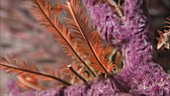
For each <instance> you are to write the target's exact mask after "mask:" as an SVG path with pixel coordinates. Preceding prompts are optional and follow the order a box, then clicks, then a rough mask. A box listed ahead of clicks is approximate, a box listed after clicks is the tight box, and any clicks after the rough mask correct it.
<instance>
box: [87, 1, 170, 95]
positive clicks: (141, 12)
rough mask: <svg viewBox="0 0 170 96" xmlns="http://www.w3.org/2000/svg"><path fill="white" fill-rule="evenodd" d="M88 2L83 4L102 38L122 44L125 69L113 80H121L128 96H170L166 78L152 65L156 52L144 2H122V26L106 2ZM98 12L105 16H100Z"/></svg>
mask: <svg viewBox="0 0 170 96" xmlns="http://www.w3.org/2000/svg"><path fill="white" fill-rule="evenodd" d="M90 1H91V2H93V1H94V0H87V1H86V0H85V3H86V6H87V7H88V9H89V11H90V15H91V17H92V21H93V24H94V25H95V26H96V27H97V28H98V29H99V30H100V33H101V36H103V38H105V39H107V38H108V36H107V35H111V36H110V37H112V38H114V39H112V38H108V41H110V43H111V44H114V45H115V46H120V45H121V47H120V49H121V50H122V52H123V54H124V57H125V59H124V68H123V70H122V71H121V72H120V73H119V74H118V75H116V76H115V78H116V80H118V82H119V81H121V80H123V82H124V84H126V85H125V86H128V87H129V88H130V89H129V93H131V94H133V95H142V94H143V95H149V96H169V95H170V80H169V77H168V75H167V74H166V73H165V72H164V71H163V70H162V68H161V67H160V66H159V65H158V64H156V63H155V62H154V59H155V58H153V57H154V56H155V55H156V50H155V45H154V44H153V34H152V33H150V32H149V31H148V22H147V18H146V13H147V11H146V9H145V8H146V7H145V0H125V5H124V14H125V16H124V17H123V19H122V20H123V23H122V25H121V23H119V22H121V21H120V20H118V19H117V18H118V17H116V16H115V15H113V14H111V13H113V12H112V11H111V9H110V7H109V6H108V5H107V4H106V3H102V2H98V4H96V5H92V4H91V3H89V2H90ZM93 4H94V3H93ZM100 6H101V7H100ZM103 6H105V7H103ZM98 7H99V8H98ZM95 10H97V12H96V11H95ZM99 12H105V13H102V14H103V15H102V16H101V15H100V14H101V13H99ZM101 18H102V19H101ZM108 18H109V19H108ZM101 22H105V23H101ZM115 42H116V43H115Z"/></svg>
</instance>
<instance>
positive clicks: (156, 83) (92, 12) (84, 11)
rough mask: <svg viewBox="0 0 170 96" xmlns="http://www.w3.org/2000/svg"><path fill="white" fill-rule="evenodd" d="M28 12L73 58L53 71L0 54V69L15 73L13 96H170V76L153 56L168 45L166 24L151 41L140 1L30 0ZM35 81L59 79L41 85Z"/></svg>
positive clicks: (11, 86)
mask: <svg viewBox="0 0 170 96" xmlns="http://www.w3.org/2000/svg"><path fill="white" fill-rule="evenodd" d="M63 11H65V12H66V13H67V16H65V17H62V19H63V21H64V22H62V23H61V21H60V20H61V19H59V14H61V13H62V12H63ZM31 12H32V14H33V15H34V17H35V18H36V20H37V21H38V22H40V23H41V24H42V25H43V26H45V28H46V29H48V31H49V32H52V33H54V35H55V37H56V39H57V40H58V41H59V42H60V43H61V44H62V46H63V48H64V49H65V51H66V52H67V53H68V54H69V55H70V56H72V57H74V60H75V61H73V62H72V63H71V64H69V65H68V66H67V67H64V68H61V69H60V70H59V71H58V70H57V71H55V70H54V69H50V68H48V67H42V69H41V70H39V68H37V67H36V66H35V65H29V64H27V63H26V62H25V61H22V60H19V59H13V58H11V57H10V56H8V57H1V63H0V68H1V69H4V70H6V71H7V72H9V73H16V74H17V79H18V81H17V82H10V84H9V87H10V90H11V94H12V96H170V76H169V75H168V74H167V73H166V72H165V71H164V70H163V69H162V68H161V67H160V65H159V64H158V63H157V60H156V59H157V52H158V50H160V49H162V50H163V48H161V47H164V49H165V48H166V49H169V46H170V45H169V44H170V26H169V25H167V26H165V28H166V29H165V30H164V31H163V32H162V34H163V35H162V36H160V37H162V38H161V39H160V38H159V39H158V40H159V41H160V42H159V44H157V45H156V44H155V43H154V38H155V37H154V34H153V33H151V32H149V31H148V27H149V22H148V20H147V9H146V1H145V0H124V2H120V1H118V2H116V1H114V0H83V1H82V2H81V1H79V0H69V1H67V0H66V1H65V3H64V4H57V5H55V6H52V5H51V4H50V3H48V2H47V1H46V0H32V4H31ZM167 20H168V21H167V22H166V23H167V24H170V22H169V21H170V18H167ZM102 39H103V40H102ZM106 43H107V44H106ZM110 54H111V55H110ZM121 64H122V65H121ZM39 79H41V82H43V81H49V82H52V81H56V82H58V83H57V84H56V86H54V87H53V88H46V87H45V86H43V85H40V84H39ZM24 89H25V90H26V89H29V90H27V91H26V92H25V91H24V92H23V90H24Z"/></svg>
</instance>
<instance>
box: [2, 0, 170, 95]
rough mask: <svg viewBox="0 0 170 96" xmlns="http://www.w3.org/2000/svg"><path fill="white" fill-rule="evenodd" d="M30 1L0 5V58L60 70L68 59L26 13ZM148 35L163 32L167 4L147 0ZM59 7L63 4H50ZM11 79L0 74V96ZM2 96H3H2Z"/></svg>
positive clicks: (58, 0)
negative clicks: (18, 59) (7, 57)
mask: <svg viewBox="0 0 170 96" xmlns="http://www.w3.org/2000/svg"><path fill="white" fill-rule="evenodd" d="M27 1H30V0H1V1H0V55H1V56H5V55H10V56H12V57H14V58H22V59H24V60H26V61H27V62H28V63H30V64H37V65H38V66H42V65H43V66H50V67H53V68H56V69H58V68H60V67H62V66H65V65H66V64H69V63H70V62H71V61H72V59H71V57H68V56H67V54H65V52H64V51H63V50H62V48H61V46H60V44H59V43H58V42H57V41H56V40H55V38H54V37H53V35H52V34H51V33H48V32H47V30H45V28H44V27H42V26H40V25H39V24H38V23H37V22H36V21H35V19H34V18H33V17H32V15H31V14H30V12H29V7H28V4H27V3H26V2H27ZM147 1H148V9H149V20H150V31H151V32H155V33H156V32H157V30H158V29H159V30H163V29H162V27H163V25H164V23H163V22H164V21H165V18H166V17H168V16H170V1H169V0H147ZM50 2H54V4H55V3H62V2H64V0H50ZM10 79H15V75H8V74H4V73H3V72H2V71H1V74H0V86H1V88H0V90H1V91H0V92H1V95H2V94H4V93H7V92H8V89H7V87H6V85H7V83H8V81H9V80H10ZM2 96H5V95H2Z"/></svg>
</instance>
